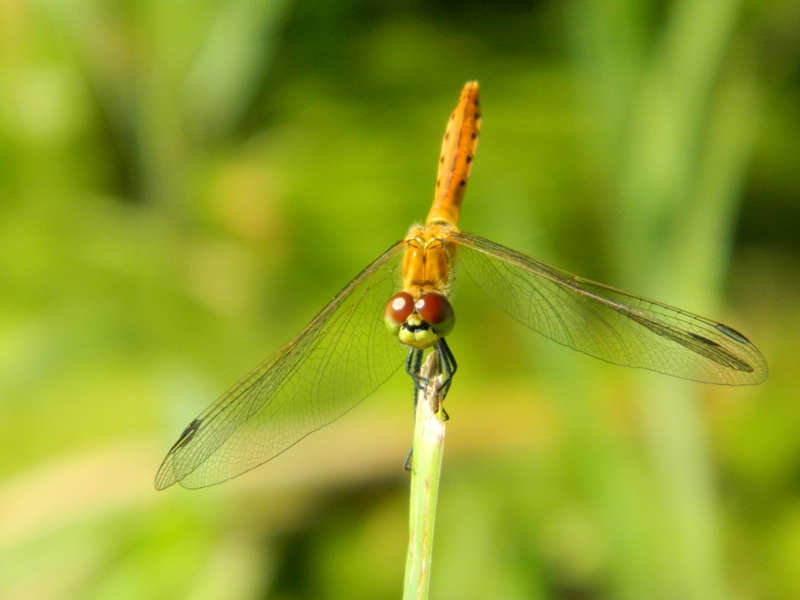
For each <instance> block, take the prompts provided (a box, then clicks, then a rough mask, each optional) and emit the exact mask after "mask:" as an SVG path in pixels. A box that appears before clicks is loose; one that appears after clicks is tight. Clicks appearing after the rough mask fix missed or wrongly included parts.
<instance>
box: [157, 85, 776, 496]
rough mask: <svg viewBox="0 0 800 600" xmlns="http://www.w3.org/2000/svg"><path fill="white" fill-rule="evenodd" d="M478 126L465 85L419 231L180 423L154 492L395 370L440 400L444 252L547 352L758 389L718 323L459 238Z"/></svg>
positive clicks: (221, 476)
mask: <svg viewBox="0 0 800 600" xmlns="http://www.w3.org/2000/svg"><path fill="white" fill-rule="evenodd" d="M480 124H481V116H480V108H479V102H478V84H477V83H476V82H470V83H468V84H467V85H466V86H465V87H464V90H463V91H462V93H461V99H460V101H459V103H458V106H457V107H456V109H455V110H454V111H453V113H452V114H451V115H450V120H449V122H448V125H447V130H446V133H445V135H444V141H443V143H442V153H441V156H440V158H439V173H438V178H437V180H436V193H435V197H434V201H433V206H432V208H431V210H430V213H429V214H428V218H427V220H426V221H425V224H424V225H414V226H413V227H411V229H410V230H409V232H408V235H407V236H406V237H405V238H404V239H403V240H401V241H399V242H397V243H395V244H393V245H392V246H391V247H390V248H389V249H388V250H387V251H386V252H384V253H383V254H382V255H381V256H380V257H378V259H377V260H376V261H375V262H373V263H372V264H371V265H369V266H368V267H367V268H366V269H364V270H363V271H362V272H361V273H359V274H358V275H357V276H356V278H355V279H353V280H352V281H351V282H350V283H349V284H348V285H347V286H346V287H345V288H344V289H343V290H342V291H341V292H339V294H338V295H337V296H336V297H335V298H334V299H333V300H331V302H330V303H329V304H328V305H327V306H326V307H325V308H324V309H322V312H320V313H319V314H318V315H317V316H316V317H315V318H314V319H313V320H312V321H311V323H309V324H308V326H307V327H306V328H305V329H304V330H303V331H301V332H300V333H299V334H298V335H297V336H296V337H295V338H294V339H293V340H292V341H290V342H289V343H288V344H286V345H285V346H284V347H283V348H281V349H280V350H278V351H277V352H276V353H275V354H273V355H272V356H270V357H269V358H268V359H267V360H266V361H264V362H263V363H262V364H261V365H260V366H258V367H257V368H256V369H255V370H254V371H253V372H252V373H250V374H249V375H247V376H246V377H244V379H242V380H241V381H239V382H238V383H237V384H236V385H234V386H233V387H232V388H231V389H230V390H228V391H227V392H226V393H225V394H224V395H223V396H222V397H221V398H220V399H219V400H217V401H216V402H215V403H214V404H212V405H211V406H210V407H208V408H207V409H206V410H205V411H204V412H203V413H202V414H201V415H200V416H198V417H197V418H196V419H195V420H193V421H192V422H191V423H190V424H189V426H188V427H187V428H186V429H185V430H184V432H183V433H182V434H181V436H180V438H179V439H178V441H177V442H176V443H175V445H174V446H173V447H172V448H171V449H170V451H169V453H168V454H167V456H166V458H165V459H164V462H163V463H162V465H161V468H160V469H159V471H158V474H157V475H156V480H155V485H156V488H157V489H164V488H166V487H168V486H170V485H172V484H174V483H175V482H178V483H180V484H181V485H182V486H184V487H187V488H201V487H205V486H209V485H213V484H216V483H220V482H223V481H225V480H227V479H230V478H232V477H235V476H237V475H240V474H241V473H244V472H245V471H249V470H250V469H252V468H254V467H257V466H258V465H260V464H262V463H264V462H266V461H268V460H270V459H272V458H274V457H275V456H277V455H278V454H280V453H281V452H283V451H284V450H286V449H287V448H289V447H290V446H292V445H294V444H295V443H297V442H298V441H299V440H301V439H302V438H304V437H305V436H306V435H308V434H309V433H311V432H313V431H316V430H317V429H319V428H321V427H323V426H325V425H327V424H329V423H331V422H332V421H335V420H336V419H338V418H339V417H341V416H342V415H344V414H345V413H346V412H347V411H349V410H350V409H351V408H353V407H354V406H355V405H356V404H358V403H359V402H360V401H361V400H363V399H364V398H365V397H366V396H368V395H369V394H371V393H372V392H373V391H374V390H375V389H376V388H377V387H378V386H380V385H381V384H382V383H383V382H385V381H386V380H387V379H388V378H389V377H390V376H391V375H392V374H393V373H394V372H395V371H397V369H399V368H400V366H402V365H403V364H404V363H405V366H406V371H407V372H408V373H409V374H410V375H411V376H412V378H414V381H415V388H418V387H419V386H420V385H423V384H424V383H427V382H425V381H421V375H420V369H421V363H422V359H423V355H424V353H425V352H426V351H427V352H437V353H438V358H439V361H438V363H439V365H440V366H439V369H440V372H441V374H442V375H443V376H444V377H443V380H444V383H443V384H442V385H443V387H445V386H446V388H445V389H443V390H442V391H443V393H446V391H447V388H449V385H450V381H451V379H452V376H453V374H454V373H455V371H456V361H455V359H454V357H453V354H452V353H451V352H450V349H449V348H448V346H447V342H446V341H445V339H446V337H447V335H448V334H449V333H450V331H451V330H452V329H453V325H454V324H455V313H454V311H453V308H452V306H451V305H450V302H449V300H448V296H449V293H450V283H451V281H452V278H453V267H454V265H455V259H456V254H458V261H459V263H460V264H461V265H462V266H463V269H464V270H465V271H466V272H467V273H468V275H469V276H470V277H471V278H472V279H473V280H474V281H475V282H476V283H477V284H478V286H479V287H480V288H481V289H482V290H483V291H484V292H485V293H486V294H487V295H488V296H489V297H490V298H491V299H492V300H493V301H494V302H495V303H496V304H497V305H498V306H499V307H500V308H502V309H503V310H504V311H506V312H507V313H508V314H510V315H511V316H512V317H514V318H515V319H517V320H518V321H520V322H521V323H523V324H524V325H527V326H528V327H530V328H531V329H533V330H535V331H537V332H539V333H541V334H542V335H544V336H546V337H548V338H550V339H552V340H554V341H556V342H558V343H560V344H563V345H565V346H569V347H570V348H573V349H575V350H578V351H580V352H584V353H586V354H589V355H591V356H594V357H596V358H600V359H602V360H605V361H607V362H610V363H615V364H619V365H624V366H628V367H639V368H643V369H650V370H652V371H658V372H660V373H665V374H667V375H673V376H676V377H681V378H684V379H691V380H694V381H700V382H707V383H718V384H727V385H747V384H757V383H761V382H762V381H764V380H765V379H766V377H767V365H766V362H765V361H764V357H763V356H762V355H761V353H760V352H759V351H758V349H756V347H755V346H754V345H753V344H752V343H750V341H749V340H748V339H747V338H746V337H744V336H743V335H742V334H741V333H739V332H737V331H735V330H733V329H731V328H730V327H727V326H726V325H722V324H721V323H716V322H714V321H711V320H709V319H705V318H703V317H699V316H697V315H693V314H690V313H688V312H685V311H682V310H680V309H677V308H672V307H670V306H667V305H665V304H661V303H659V302H654V301H652V300H646V299H644V298H640V297H638V296H634V295H632V294H628V293H626V292H622V291H620V290H616V289H614V288H612V287H609V286H606V285H603V284H601V283H595V282H593V281H589V280H587V279H583V278H581V277H577V276H575V275H572V274H570V273H567V272H566V271H562V270H561V269H557V268H555V267H551V266H548V265H546V264H544V263H541V262H539V261H537V260H534V259H533V258H530V257H528V256H525V255H524V254H520V253H519V252H516V251H514V250H511V249H509V248H506V247H504V246H501V245H500V244H496V243H494V242H492V241H489V240H487V239H484V238H481V237H478V236H476V235H472V234H469V233H464V232H463V231H460V230H459V229H458V228H457V227H456V223H457V221H458V214H459V209H460V207H461V201H462V199H463V197H464V189H465V186H466V183H467V179H468V178H469V173H470V169H471V168H472V160H473V157H474V156H475V148H476V147H477V144H478V134H479V132H480ZM398 284H400V286H399V287H400V290H399V291H398ZM387 327H388V329H389V331H388V332H387V330H386V329H387ZM390 332H391V333H390ZM392 334H394V335H392ZM415 397H416V395H415Z"/></svg>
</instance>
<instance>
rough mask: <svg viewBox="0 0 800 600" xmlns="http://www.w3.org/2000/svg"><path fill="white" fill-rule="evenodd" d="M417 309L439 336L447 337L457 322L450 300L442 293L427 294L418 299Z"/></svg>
mask: <svg viewBox="0 0 800 600" xmlns="http://www.w3.org/2000/svg"><path fill="white" fill-rule="evenodd" d="M416 309H417V312H418V313H419V315H420V316H421V317H422V318H423V319H425V322H426V323H428V325H430V326H431V329H433V331H435V332H436V335H438V336H439V337H445V336H446V335H448V334H449V333H450V332H451V331H453V326H454V325H455V324H456V314H455V313H454V312H453V307H452V305H451V304H450V302H449V301H448V300H447V298H445V297H444V296H442V295H441V294H425V295H424V296H422V297H421V298H420V299H419V300H417V304H416Z"/></svg>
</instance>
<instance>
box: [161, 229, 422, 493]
mask: <svg viewBox="0 0 800 600" xmlns="http://www.w3.org/2000/svg"><path fill="white" fill-rule="evenodd" d="M403 248H404V243H403V242H399V243H398V244H395V245H394V246H392V247H391V248H390V249H389V250H387V251H386V252H385V253H384V254H383V255H382V256H381V257H380V258H378V259H377V260H376V261H375V262H373V263H372V264H371V265H369V266H368V267H367V268H366V269H364V270H363V271H362V272H361V273H360V274H359V275H358V276H357V277H356V278H355V279H354V280H353V281H352V282H350V284H348V285H347V287H345V288H344V289H343V290H342V291H341V292H339V294H338V295H337V296H336V297H335V298H334V299H333V300H331V302H330V303H329V304H328V305H327V306H326V307H325V308H324V309H323V310H322V312H320V313H319V314H318V315H317V316H316V317H315V318H314V320H313V321H311V323H309V324H308V326H307V327H306V328H305V329H304V330H303V331H302V332H300V334H298V335H297V336H296V337H295V338H294V339H293V340H292V341H290V342H289V343H288V344H286V345H285V346H284V347H283V348H281V349H280V350H278V351H277V352H276V353H275V354H273V355H272V356H270V357H269V358H268V359H267V360H266V361H264V362H263V363H262V364H261V365H259V367H258V368H256V369H255V370H254V371H253V372H252V373H250V374H249V375H247V376H246V377H245V378H244V379H242V380H241V381H240V382H239V383H237V384H236V385H234V386H233V387H232V388H231V389H230V390H228V392H227V393H225V394H224V395H223V396H222V397H221V398H220V399H219V400H217V401H216V402H215V403H214V404H212V405H211V406H210V407H208V409H206V410H205V411H204V412H203V413H202V414H201V415H200V416H199V417H197V419H195V420H194V421H192V423H190V424H189V426H188V427H187V428H186V431H184V433H183V434H182V435H181V437H180V439H179V440H178V442H177V443H176V444H175V445H174V446H173V447H172V449H171V450H170V451H169V454H167V457H166V458H165V459H164V462H163V464H162V465H161V468H160V469H159V471H158V474H157V475H156V481H155V485H156V488H157V489H163V488H165V487H168V486H170V485H172V484H173V483H175V482H179V483H180V484H181V485H182V486H184V487H188V488H200V487H205V486H209V485H213V484H216V483H220V482H222V481H225V480H227V479H230V478H231V477H235V476H236V475H239V474H241V473H244V472H245V471H248V470H250V469H252V468H254V467H257V466H258V465H260V464H262V463H264V462H266V461H268V460H270V459H271V458H273V457H275V456H276V455H278V454H280V453H281V452H283V451H284V450H286V449H287V448H289V447H290V446H292V445H293V444H295V443H296V442H298V441H299V440H300V439H302V438H303V437H305V436H306V435H308V434H309V433H311V432H313V431H316V430H317V429H319V428H320V427H323V426H324V425H327V424H328V423H331V422H332V421H334V420H336V419H338V418H339V417H341V416H342V415H343V414H345V413H346V412H347V411H349V410H350V409H351V408H353V407H354V406H355V405H356V404H358V403H359V402H360V401H361V400H363V399H364V398H365V397H366V396H368V395H369V394H370V393H372V392H373V391H374V390H375V389H376V388H377V387H378V386H379V385H380V384H382V383H383V382H384V381H386V380H387V379H388V378H389V377H390V376H391V375H392V374H393V373H394V372H395V371H396V370H397V369H398V368H399V367H400V366H401V365H402V364H403V361H404V359H405V355H406V350H405V349H404V347H403V346H402V345H401V344H400V343H399V342H398V340H397V338H396V337H395V336H393V335H391V334H390V333H389V331H388V330H387V329H386V327H385V325H384V322H383V309H384V306H385V304H386V301H387V300H388V298H389V297H390V296H391V295H392V293H393V292H394V290H395V288H396V287H397V279H398V274H397V271H398V262H399V261H398V259H399V257H400V256H401V255H402V250H403Z"/></svg>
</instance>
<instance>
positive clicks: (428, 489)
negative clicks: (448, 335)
mask: <svg viewBox="0 0 800 600" xmlns="http://www.w3.org/2000/svg"><path fill="white" fill-rule="evenodd" d="M422 375H423V377H426V378H428V380H429V381H430V384H429V385H428V386H427V387H426V388H424V389H420V390H419V391H418V392H417V407H416V410H415V415H414V446H413V455H412V462H411V507H410V515H409V540H408V556H407V558H406V575H405V586H404V592H403V599H404V600H424V599H426V598H427V597H428V589H429V587H430V576H431V555H432V553H433V527H434V521H435V519H436V499H437V497H438V494H439V475H440V473H441V468H442V454H443V452H444V434H445V424H444V420H443V415H444V412H443V411H442V410H441V401H442V398H441V394H440V393H439V392H438V391H437V389H438V387H439V386H440V385H441V383H442V380H443V377H442V375H441V374H439V368H438V362H437V358H436V353H435V352H432V353H431V354H430V355H429V356H428V359H427V360H426V362H425V364H424V365H423V368H422ZM434 375H436V376H434Z"/></svg>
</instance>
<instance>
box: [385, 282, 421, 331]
mask: <svg viewBox="0 0 800 600" xmlns="http://www.w3.org/2000/svg"><path fill="white" fill-rule="evenodd" d="M412 312H414V298H412V297H411V294H409V293H408V292H398V293H397V294H395V295H394V296H392V297H391V298H389V301H388V302H387V303H386V308H385V309H384V311H383V318H384V320H385V321H386V327H388V328H389V331H391V332H392V333H394V334H396V333H397V332H398V331H400V326H401V325H402V324H403V323H405V321H406V319H407V318H408V316H409V315H410V314H411V313H412Z"/></svg>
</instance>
